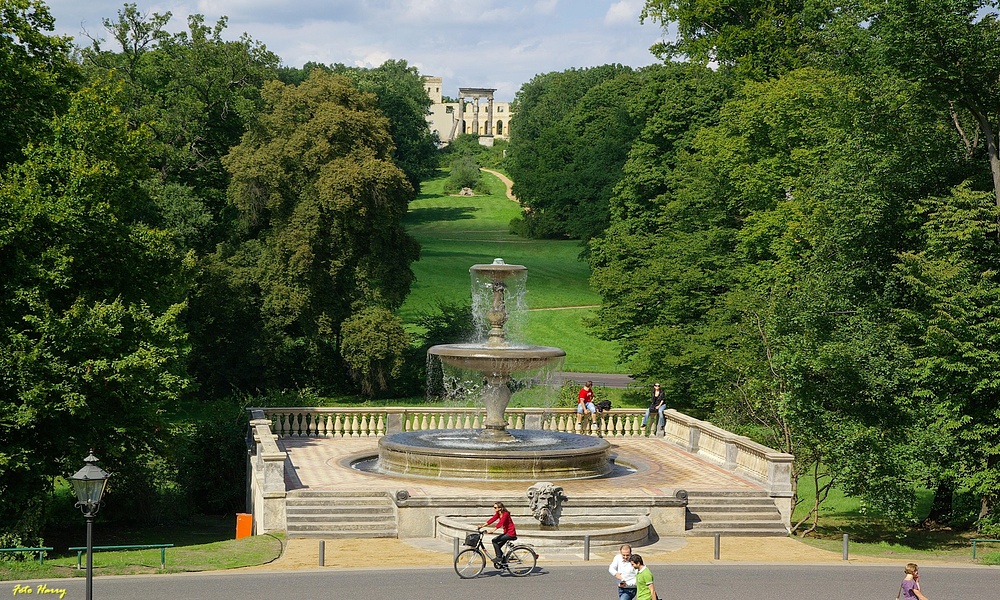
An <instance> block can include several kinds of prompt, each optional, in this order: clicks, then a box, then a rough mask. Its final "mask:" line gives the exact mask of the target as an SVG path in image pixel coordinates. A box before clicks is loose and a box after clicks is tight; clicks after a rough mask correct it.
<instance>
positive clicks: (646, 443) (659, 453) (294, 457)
mask: <svg viewBox="0 0 1000 600" xmlns="http://www.w3.org/2000/svg"><path fill="white" fill-rule="evenodd" d="M608 441H609V442H610V443H611V449H612V454H613V456H614V458H615V460H616V461H617V462H619V463H625V464H628V465H631V466H634V467H636V472H635V473H632V474H627V475H620V476H617V477H608V478H604V479H582V480H565V481H559V482H558V484H559V485H561V486H563V489H564V490H565V492H566V495H567V496H569V497H570V498H572V497H573V496H574V495H577V496H608V497H613V496H616V495H623V494H624V493H626V491H627V493H628V494H629V495H637V494H644V495H649V496H660V495H665V496H672V495H673V494H674V491H675V490H678V489H684V490H687V491H725V490H739V491H743V490H765V487H764V485H763V484H761V483H759V482H754V481H752V480H750V479H747V478H744V477H741V476H740V475H737V474H735V473H733V472H732V471H728V470H725V469H723V468H722V467H720V466H718V465H716V464H713V463H711V462H708V461H707V460H704V459H702V458H699V457H697V456H695V455H692V454H690V453H688V452H685V451H683V450H682V449H680V448H679V447H677V446H675V445H673V444H671V443H669V442H667V441H666V440H665V439H664V438H659V437H651V438H642V437H640V438H623V439H609V440H608ZM278 447H279V448H280V449H281V450H282V451H284V452H286V453H287V459H286V462H285V487H286V489H287V490H288V491H292V490H300V489H310V490H339V491H349V490H371V489H381V490H386V491H389V492H395V491H396V490H400V489H405V490H406V491H407V492H409V493H410V496H411V497H419V496H429V497H434V496H473V497H483V496H484V495H487V496H488V495H490V494H500V495H523V494H524V492H525V490H526V489H527V487H528V485H530V483H531V482H524V481H514V482H504V481H473V480H463V481H455V480H441V479H431V478H413V477H399V476H393V475H381V474H372V473H364V472H361V471H357V470H355V469H352V468H351V467H350V466H349V465H350V463H351V462H353V461H355V460H357V459H360V458H364V457H367V456H372V455H374V454H377V453H378V438H374V437H371V438H339V439H337V438H333V439H331V438H321V437H315V438H301V437H283V438H280V439H279V440H278Z"/></svg>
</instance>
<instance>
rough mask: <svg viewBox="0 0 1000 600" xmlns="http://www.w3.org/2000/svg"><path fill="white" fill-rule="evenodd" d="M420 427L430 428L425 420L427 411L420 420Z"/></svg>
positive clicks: (423, 428)
mask: <svg viewBox="0 0 1000 600" xmlns="http://www.w3.org/2000/svg"><path fill="white" fill-rule="evenodd" d="M420 429H422V430H425V431H426V430H427V429H430V425H429V424H428V422H427V413H424V418H423V419H422V420H421V422H420Z"/></svg>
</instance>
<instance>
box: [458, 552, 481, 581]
mask: <svg viewBox="0 0 1000 600" xmlns="http://www.w3.org/2000/svg"><path fill="white" fill-rule="evenodd" d="M484 568H486V557H485V556H483V553H482V552H480V551H479V550H477V549H475V548H466V549H465V550H462V551H461V552H459V553H458V556H456V557H455V572H456V573H458V576H459V577H461V578H462V579H472V578H473V577H476V576H478V575H479V574H480V573H482V572H483V569H484Z"/></svg>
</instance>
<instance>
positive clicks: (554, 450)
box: [377, 258, 612, 481]
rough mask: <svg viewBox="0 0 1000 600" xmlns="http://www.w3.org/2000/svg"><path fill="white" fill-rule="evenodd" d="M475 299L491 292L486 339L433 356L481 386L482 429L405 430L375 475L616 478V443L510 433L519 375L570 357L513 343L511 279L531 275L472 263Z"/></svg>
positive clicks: (383, 448)
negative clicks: (508, 412)
mask: <svg viewBox="0 0 1000 600" xmlns="http://www.w3.org/2000/svg"><path fill="white" fill-rule="evenodd" d="M469 271H470V272H471V274H472V279H473V294H474V295H475V294H476V291H477V290H478V289H485V291H486V292H487V302H485V304H486V305H487V306H485V307H484V308H485V310H484V312H485V321H486V322H487V323H488V328H489V331H488V333H487V335H486V339H485V340H483V341H481V342H479V343H470V344H441V345H438V346H433V347H432V348H430V350H428V351H427V352H428V355H430V356H431V357H437V358H439V359H440V360H441V362H442V363H443V364H444V365H446V366H448V367H453V368H456V369H460V370H463V371H472V372H475V373H477V374H478V375H479V378H480V379H481V381H482V386H481V390H482V391H481V400H482V403H483V405H484V407H485V409H486V419H485V423H484V428H483V429H481V430H480V429H439V430H428V431H407V432H404V433H396V434H392V435H388V436H385V437H383V438H382V439H381V440H379V460H378V464H377V470H378V471H379V472H382V473H392V474H399V475H409V476H426V477H445V478H457V479H480V480H484V479H485V480H503V481H539V480H560V479H584V478H591V477H603V476H605V475H607V474H608V473H610V472H611V469H612V465H611V462H610V461H609V458H608V452H609V449H610V447H611V445H610V444H609V443H608V442H606V441H605V440H603V439H600V438H597V437H591V436H585V435H578V434H573V433H564V432H559V431H545V430H537V429H516V430H509V431H508V430H507V420H506V418H505V416H504V412H505V411H506V409H507V404H508V403H509V402H510V398H511V382H512V379H513V378H514V376H515V375H516V374H519V373H528V372H531V371H536V370H541V369H543V368H544V367H546V366H548V365H551V364H552V363H557V362H561V361H562V358H563V357H564V356H566V353H565V352H563V351H562V350H561V349H559V348H553V347H548V346H525V345H517V344H513V343H511V342H510V341H508V339H507V332H506V330H505V326H506V324H507V322H508V319H509V317H510V313H509V311H508V300H509V298H508V295H509V286H508V281H509V280H510V279H511V278H512V277H516V276H524V275H525V274H526V271H527V269H526V268H525V267H523V266H520V265H508V264H506V263H504V261H503V260H502V259H499V258H498V259H496V260H495V261H493V263H492V264H482V265H473V266H472V267H471V268H470V269H469Z"/></svg>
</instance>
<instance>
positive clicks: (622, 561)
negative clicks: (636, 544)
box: [608, 544, 635, 600]
mask: <svg viewBox="0 0 1000 600" xmlns="http://www.w3.org/2000/svg"><path fill="white" fill-rule="evenodd" d="M618 552H619V554H617V555H615V559H614V560H612V561H611V566H609V567H608V572H609V573H611V574H612V575H614V577H615V579H617V580H618V600H634V598H635V568H634V567H633V566H632V563H630V562H629V557H630V556H632V546H629V545H628V544H624V545H622V547H621V548H619V549H618Z"/></svg>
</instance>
